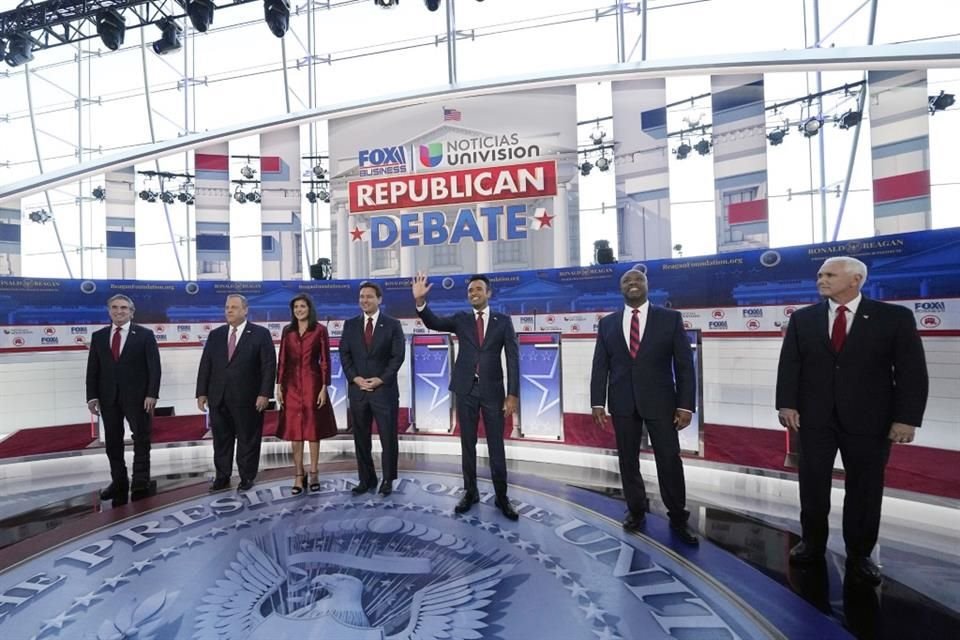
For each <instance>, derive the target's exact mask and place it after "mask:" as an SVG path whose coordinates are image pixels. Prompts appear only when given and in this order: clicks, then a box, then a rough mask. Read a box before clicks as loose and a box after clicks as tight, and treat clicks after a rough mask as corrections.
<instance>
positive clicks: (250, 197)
mask: <svg viewBox="0 0 960 640" xmlns="http://www.w3.org/2000/svg"><path fill="white" fill-rule="evenodd" d="M246 197H247V202H260V192H258V191H251V192H250V193H248V194H247V196H246Z"/></svg>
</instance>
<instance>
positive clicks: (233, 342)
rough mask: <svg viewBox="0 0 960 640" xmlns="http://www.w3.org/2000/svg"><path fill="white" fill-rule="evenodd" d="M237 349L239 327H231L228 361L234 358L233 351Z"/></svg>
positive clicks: (228, 342) (228, 341)
mask: <svg viewBox="0 0 960 640" xmlns="http://www.w3.org/2000/svg"><path fill="white" fill-rule="evenodd" d="M236 350H237V328H236V327H231V329H230V339H229V340H227V362H230V361H231V360H233V352H234V351H236Z"/></svg>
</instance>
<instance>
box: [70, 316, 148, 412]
mask: <svg viewBox="0 0 960 640" xmlns="http://www.w3.org/2000/svg"><path fill="white" fill-rule="evenodd" d="M112 338H113V325H112V324H111V325H110V326H108V327H104V328H103V329H99V330H97V331H95V332H94V333H93V336H92V337H91V340H90V354H89V356H88V357H87V401H88V402H89V401H90V400H93V399H94V398H96V399H97V400H99V401H100V404H101V405H107V406H111V405H131V406H140V407H142V406H143V399H144V398H158V397H160V351H159V349H157V339H156V338H155V337H154V335H153V331H151V330H150V329H147V328H146V327H143V326H141V325H139V324H133V323H132V322H131V323H130V331H129V333H128V334H127V341H126V342H125V343H124V345H123V351H121V352H120V360H119V361H118V362H114V360H113V352H112V351H111V350H110V342H111V340H112Z"/></svg>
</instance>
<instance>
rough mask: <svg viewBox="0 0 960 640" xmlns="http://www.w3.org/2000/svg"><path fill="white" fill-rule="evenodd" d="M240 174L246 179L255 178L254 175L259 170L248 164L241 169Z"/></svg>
mask: <svg viewBox="0 0 960 640" xmlns="http://www.w3.org/2000/svg"><path fill="white" fill-rule="evenodd" d="M240 175H242V176H243V177H244V179H245V180H253V177H254V176H255V175H257V171H256V169H254V168H253V167H251V166H250V165H249V164H248V165H245V166H244V167H243V168H242V169H240Z"/></svg>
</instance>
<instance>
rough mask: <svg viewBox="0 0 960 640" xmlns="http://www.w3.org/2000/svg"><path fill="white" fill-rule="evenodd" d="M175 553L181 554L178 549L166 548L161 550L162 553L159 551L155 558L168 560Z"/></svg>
mask: <svg viewBox="0 0 960 640" xmlns="http://www.w3.org/2000/svg"><path fill="white" fill-rule="evenodd" d="M175 553H180V552H179V551H177V548H176V547H164V548H163V549H160V551H158V552H157V555H156V556H154V557H155V558H161V559H163V560H166V559H167V557H168V556H172V555H173V554H175Z"/></svg>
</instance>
